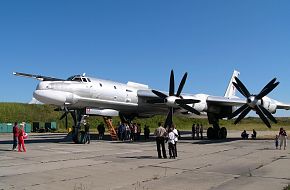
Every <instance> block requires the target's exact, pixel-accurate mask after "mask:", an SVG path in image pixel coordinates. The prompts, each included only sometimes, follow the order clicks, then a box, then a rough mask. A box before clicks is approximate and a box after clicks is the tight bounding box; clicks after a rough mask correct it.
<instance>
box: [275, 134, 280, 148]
mask: <svg viewBox="0 0 290 190" xmlns="http://www.w3.org/2000/svg"><path fill="white" fill-rule="evenodd" d="M275 146H276V149H278V146H279V136H278V135H276V137H275Z"/></svg>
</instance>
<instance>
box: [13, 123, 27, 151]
mask: <svg viewBox="0 0 290 190" xmlns="http://www.w3.org/2000/svg"><path fill="white" fill-rule="evenodd" d="M24 127H25V123H24V122H22V123H21V124H20V127H18V123H17V122H15V123H14V126H13V147H12V150H13V151H16V150H17V149H16V148H17V145H18V152H22V151H23V152H26V148H25V145H24V139H26V138H27V134H26V133H25V130H24Z"/></svg>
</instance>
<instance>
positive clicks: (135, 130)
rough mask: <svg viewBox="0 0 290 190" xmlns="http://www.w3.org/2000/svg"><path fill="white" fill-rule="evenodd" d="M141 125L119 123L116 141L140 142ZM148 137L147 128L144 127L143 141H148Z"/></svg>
mask: <svg viewBox="0 0 290 190" xmlns="http://www.w3.org/2000/svg"><path fill="white" fill-rule="evenodd" d="M141 132H142V129H141V124H139V123H122V122H120V123H119V126H118V128H117V134H118V139H119V140H121V141H127V140H129V141H140V139H141ZM149 136H150V129H149V126H147V125H145V126H144V139H145V140H148V139H149Z"/></svg>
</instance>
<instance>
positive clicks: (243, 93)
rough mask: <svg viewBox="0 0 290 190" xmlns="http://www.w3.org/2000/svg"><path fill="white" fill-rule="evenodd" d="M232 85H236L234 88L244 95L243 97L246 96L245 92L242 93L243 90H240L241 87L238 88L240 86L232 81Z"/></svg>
mask: <svg viewBox="0 0 290 190" xmlns="http://www.w3.org/2000/svg"><path fill="white" fill-rule="evenodd" d="M233 85H234V86H235V87H236V89H237V90H238V91H239V92H240V93H241V94H242V95H243V96H244V97H245V98H248V97H247V95H246V94H244V92H243V91H242V89H241V88H240V86H239V85H238V84H237V83H235V82H233Z"/></svg>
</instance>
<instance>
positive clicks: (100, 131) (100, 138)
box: [97, 123, 105, 140]
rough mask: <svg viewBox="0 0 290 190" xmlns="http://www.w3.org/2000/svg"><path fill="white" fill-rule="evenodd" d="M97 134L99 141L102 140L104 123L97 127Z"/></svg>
mask: <svg viewBox="0 0 290 190" xmlns="http://www.w3.org/2000/svg"><path fill="white" fill-rule="evenodd" d="M97 129H98V132H99V140H102V139H103V137H104V134H105V126H104V123H100V124H99V125H98V127H97Z"/></svg>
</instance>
